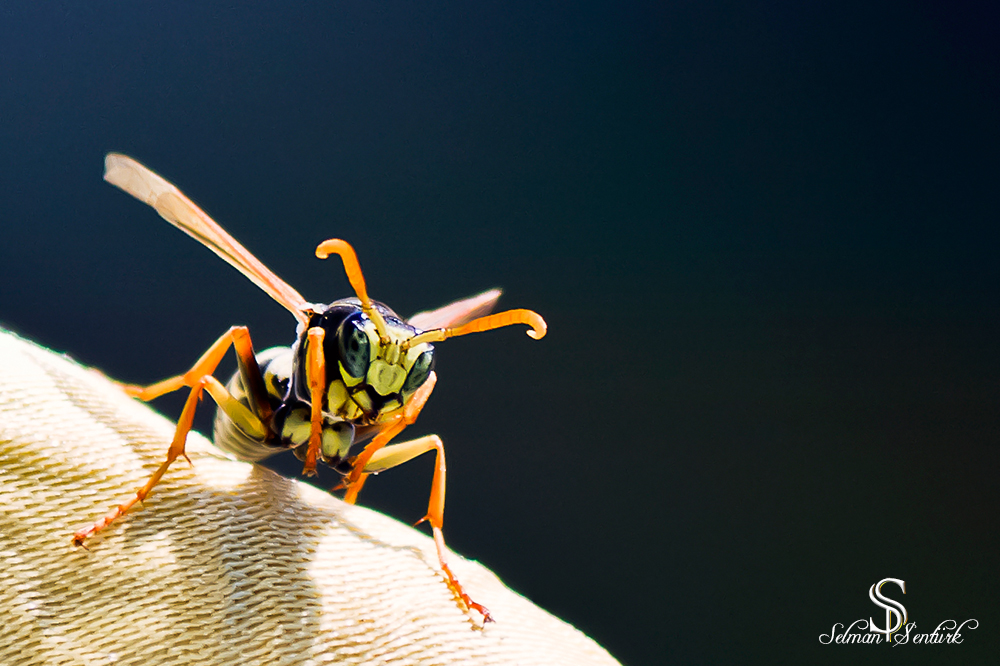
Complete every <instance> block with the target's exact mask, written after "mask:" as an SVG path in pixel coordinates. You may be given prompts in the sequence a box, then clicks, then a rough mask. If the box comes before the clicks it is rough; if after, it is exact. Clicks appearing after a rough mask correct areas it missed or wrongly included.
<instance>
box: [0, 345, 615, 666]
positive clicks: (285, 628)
mask: <svg viewBox="0 0 1000 666" xmlns="http://www.w3.org/2000/svg"><path fill="white" fill-rule="evenodd" d="M172 433H173V425H172V424H171V423H169V422H168V421H167V420H165V419H163V418H162V417H160V416H158V415H156V414H155V413H153V412H152V411H150V410H149V409H148V408H147V407H146V406H145V405H143V404H141V403H139V402H137V401H135V400H131V399H129V398H127V397H126V396H125V395H124V394H123V393H121V392H120V391H119V390H118V389H117V388H116V387H114V386H113V385H111V384H109V383H108V381H107V380H106V379H105V378H104V377H103V376H101V375H100V374H99V373H97V372H95V371H92V370H87V369H84V368H81V367H80V366H78V365H76V364H74V363H72V362H71V361H69V360H68V359H66V358H64V357H60V356H57V355H55V354H53V353H51V352H49V351H47V350H44V349H41V348H39V347H37V346H35V345H32V344H31V343H28V342H26V341H23V340H21V339H19V338H16V337H14V336H12V335H9V334H6V333H3V332H0V555H2V560H0V562H2V564H0V566H2V568H0V664H3V665H5V666H6V665H7V664H16V665H20V664H47V665H50V664H102V665H106V664H107V665H110V664H116V665H120V664H143V665H150V664H199V665H204V664H227V665H228V664H268V665H270V664H327V663H344V664H380V663H393V664H397V663H398V664H451V663H462V664H574V665H584V666H585V665H588V664H595V665H596V664H616V663H617V662H616V661H614V660H613V659H612V658H611V657H610V656H609V655H608V654H607V652H605V651H604V650H603V649H602V648H600V647H599V646H598V645H597V644H596V643H594V642H593V641H591V640H590V639H588V638H587V637H586V636H584V635H583V634H581V633H580V632H578V631H577V630H575V629H573V628H572V627H570V626H569V625H567V624H565V623H563V622H562V621H560V620H558V619H556V618H554V617H552V616H551V615H549V614H548V613H546V612H545V611H542V610H540V609H539V608H537V607H536V606H534V605H533V604H531V603H530V602H529V601H527V600H526V599H524V598H522V597H520V596H518V595H517V594H515V593H513V592H511V591H510V590H508V589H507V588H505V587H504V586H503V584H502V583H501V582H500V581H499V580H497V578H496V577H495V576H494V575H493V574H492V573H491V572H489V571H488V570H486V569H484V568H483V567H481V566H480V565H478V564H476V563H474V562H469V561H465V560H462V559H460V558H458V557H457V556H454V555H453V556H452V565H453V567H454V569H455V571H456V573H457V575H458V576H459V577H460V579H461V580H462V581H463V583H464V584H465V586H466V588H467V589H468V591H469V592H470V594H471V595H472V596H473V598H474V599H477V600H480V601H481V602H482V603H484V604H485V605H487V606H488V607H489V608H490V610H491V611H492V612H493V614H494V617H495V618H496V619H497V623H496V624H492V625H488V626H486V627H485V628H484V627H482V626H481V623H480V618H479V616H478V615H477V614H475V613H471V614H470V613H467V612H463V611H462V610H461V608H460V607H459V606H458V604H457V603H456V600H455V598H454V596H453V594H452V593H451V591H450V589H449V588H448V586H447V585H446V584H445V582H444V579H443V577H442V575H441V573H440V572H439V570H438V568H437V558H436V555H435V552H434V546H433V542H432V541H431V540H430V539H429V538H428V537H426V536H425V535H423V534H421V533H420V532H418V531H417V530H414V529H412V528H410V527H408V526H405V525H403V524H401V523H399V522H397V521H395V520H393V519H390V518H386V517H385V516H382V515H380V514H378V513H375V512H373V511H371V510H368V509H365V508H363V507H355V506H349V505H347V504H344V503H343V502H341V501H340V500H338V499H336V498H334V497H332V496H330V495H328V494H326V493H324V492H322V491H320V490H317V489H315V488H312V487H310V486H308V485H306V484H303V483H299V482H296V481H290V480H288V479H285V478H282V477H280V476H278V475H276V474H274V473H272V472H270V471H268V470H265V469H263V468H260V467H257V466H254V465H250V464H247V463H241V462H236V461H233V460H230V459H228V458H227V457H226V456H224V455H223V454H222V453H221V452H220V451H219V450H217V449H215V448H214V447H213V446H212V445H211V444H210V443H209V442H208V441H207V440H205V439H204V438H202V437H200V436H197V435H195V434H194V433H192V436H191V437H190V438H189V440H188V453H189V455H190V456H191V459H192V461H193V462H194V467H193V468H192V467H191V466H189V465H188V464H187V463H185V462H183V461H179V462H178V463H175V465H174V466H173V467H172V468H171V469H170V470H169V471H168V472H167V475H166V476H165V477H164V480H163V481H162V482H161V483H160V485H159V486H157V488H156V489H155V490H154V492H153V494H152V495H151V496H150V497H149V498H148V499H147V501H146V505H145V506H144V507H137V508H136V509H134V510H133V511H132V512H130V513H129V514H128V515H127V516H126V517H125V518H124V519H123V520H121V521H120V522H118V523H116V524H114V525H113V526H111V527H110V528H108V529H107V530H106V531H105V532H103V533H102V534H101V535H99V536H98V537H96V538H95V539H93V540H92V541H91V542H90V544H89V545H90V550H89V551H87V550H83V549H77V548H74V547H73V546H72V545H71V544H70V535H71V534H72V533H73V532H74V530H76V529H78V528H80V527H82V526H84V525H86V524H87V523H89V522H90V521H92V520H94V519H96V518H97V517H99V516H101V515H103V514H104V513H105V512H106V511H107V510H108V509H110V508H111V506H112V505H114V504H117V503H118V502H120V501H122V500H124V499H125V498H127V497H128V495H129V493H131V492H133V491H134V489H135V488H137V487H139V486H140V485H142V483H143V482H144V481H145V480H146V478H147V477H148V476H149V474H150V473H151V472H152V471H153V470H154V469H155V468H156V466H157V465H158V464H159V462H160V461H161V460H162V459H163V456H164V454H165V452H166V450H167V444H168V442H169V440H170V437H171V435H172Z"/></svg>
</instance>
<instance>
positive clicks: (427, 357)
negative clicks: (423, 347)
mask: <svg viewBox="0 0 1000 666" xmlns="http://www.w3.org/2000/svg"><path fill="white" fill-rule="evenodd" d="M432 367H434V352H433V351H432V350H428V351H425V352H424V353H423V354H421V355H420V356H418V357H417V360H416V361H414V362H413V367H412V368H410V374H408V375H406V381H405V382H403V389H402V391H403V393H412V392H413V391H416V390H417V389H418V388H420V386H421V385H422V384H423V383H424V382H426V381H427V377H429V376H430V374H431V368H432Z"/></svg>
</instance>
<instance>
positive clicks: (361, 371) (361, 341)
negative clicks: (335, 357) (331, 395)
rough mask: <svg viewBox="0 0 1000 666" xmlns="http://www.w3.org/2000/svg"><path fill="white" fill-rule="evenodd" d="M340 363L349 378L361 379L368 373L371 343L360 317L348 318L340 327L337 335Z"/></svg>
mask: <svg viewBox="0 0 1000 666" xmlns="http://www.w3.org/2000/svg"><path fill="white" fill-rule="evenodd" d="M337 346H338V347H339V349H340V361H341V363H343V364H344V370H346V371H347V374H349V375H350V376H351V377H355V378H359V379H360V378H361V377H364V376H365V373H367V372H368V364H369V362H370V361H371V342H370V341H369V340H368V334H367V333H365V329H364V327H363V326H362V321H361V318H360V317H350V318H348V319H347V320H346V321H344V323H343V324H341V326H340V331H338V333H337Z"/></svg>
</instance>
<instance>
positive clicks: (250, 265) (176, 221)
mask: <svg viewBox="0 0 1000 666" xmlns="http://www.w3.org/2000/svg"><path fill="white" fill-rule="evenodd" d="M104 180H106V181H108V182H109V183H111V184H112V185H114V186H115V187H118V188H120V189H122V190H124V191H125V192H128V193H129V194H131V195H132V196H133V197H135V198H136V199H138V200H140V201H143V202H145V203H147V204H148V205H150V206H152V207H153V209H155V210H156V212H157V213H159V214H160V217H162V218H163V219H164V220H166V221H167V222H169V223H170V224H172V225H174V226H175V227H177V228H178V229H180V230H181V231H183V232H184V233H186V234H187V235H188V236H191V237H192V238H194V239H195V240H196V241H198V242H199V243H201V244H202V245H204V246H205V247H207V248H208V249H209V250H211V251H212V252H214V253H215V254H217V255H218V256H219V257H221V258H222V259H223V261H225V262H226V263H228V264H229V265H230V266H232V267H233V268H235V269H236V270H238V271H239V272H240V273H242V274H243V275H244V276H246V277H247V279H249V280H250V281H251V282H253V283H254V284H255V285H257V286H258V287H260V288H261V289H263V290H264V291H265V292H266V293H267V295H268V296H270V297H271V298H273V299H274V300H276V301H277V302H278V303H281V305H283V306H284V307H285V308H286V309H287V310H288V311H289V312H291V313H292V314H293V315H295V318H296V319H298V320H299V321H300V322H301V323H302V324H303V325H305V324H307V323H308V322H309V319H308V317H307V316H306V314H305V310H306V308H307V307H308V304H307V303H306V300H305V299H304V298H302V296H301V295H300V294H299V292H297V291H295V289H293V288H292V287H291V286H289V285H288V284H287V283H286V282H285V281H284V280H282V279H281V278H279V277H278V276H277V275H275V274H274V273H272V272H271V271H270V270H269V269H268V268H267V266H265V265H264V264H262V263H261V262H260V260H258V259H257V258H256V257H255V256H253V255H252V254H250V252H249V251H248V250H247V249H246V248H245V247H243V246H242V245H240V244H239V243H238V242H237V241H236V239H235V238H233V237H232V236H230V235H229V234H228V233H227V232H226V230H225V229H223V228H222V227H220V226H219V225H218V223H217V222H215V220H213V219H212V218H210V217H209V216H208V215H206V214H205V211H203V210H202V209H200V208H198V206H196V205H195V204H194V202H193V201H191V200H190V199H188V198H187V197H186V196H184V194H183V193H182V192H181V191H180V190H178V189H177V187H176V186H174V185H173V184H171V183H170V182H168V181H167V180H165V179H164V178H163V177H162V176H159V175H158V174H156V173H153V172H152V171H150V170H149V169H148V168H146V167H145V166H143V165H142V164H139V163H138V162H136V161H135V160H134V159H132V158H131V157H128V156H126V155H121V154H119V153H108V154H107V156H106V157H105V158H104Z"/></svg>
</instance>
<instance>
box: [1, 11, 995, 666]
mask: <svg viewBox="0 0 1000 666" xmlns="http://www.w3.org/2000/svg"><path fill="white" fill-rule="evenodd" d="M11 4H12V3H7V4H6V5H5V6H4V8H3V9H2V10H0V159H2V160H3V162H2V165H0V182H2V186H3V191H2V194H0V201H2V216H0V225H2V227H0V228H2V230H3V243H2V244H0V320H2V321H3V322H4V323H5V324H6V325H8V326H9V327H11V328H13V329H14V330H16V331H19V332H20V333H22V334H24V335H27V336H29V337H31V338H34V339H35V340H37V341H39V342H41V343H43V344H45V345H47V346H50V347H52V348H54V349H57V350H64V351H67V352H69V353H70V354H72V355H73V356H74V357H76V358H77V359H79V360H81V361H83V362H85V363H88V364H92V365H95V366H97V367H100V368H102V369H103V370H105V371H106V372H107V373H109V374H111V375H112V376H115V377H119V378H121V379H123V380H127V381H133V382H151V381H154V380H157V379H161V378H163V377H166V376H168V375H172V374H175V373H177V372H179V371H182V370H184V369H186V368H187V367H189V366H190V364H191V363H192V361H193V360H194V359H195V358H196V357H197V356H198V355H199V354H200V353H201V352H202V351H203V350H204V348H205V347H206V346H207V345H208V344H209V343H210V342H211V341H212V340H214V339H215V338H216V337H217V336H218V335H219V334H220V333H221V332H222V331H224V330H225V329H226V328H227V327H228V326H230V325H232V324H237V323H241V324H247V325H249V326H250V328H251V332H252V334H253V336H254V339H255V342H256V344H257V345H258V347H259V348H263V347H266V346H271V345H274V344H288V343H290V342H291V339H292V336H293V330H294V321H293V319H292V318H291V317H290V316H289V315H288V314H287V313H286V312H285V311H284V310H283V309H282V308H281V307H280V306H278V305H276V304H274V303H272V302H270V301H269V300H268V298H267V297H266V296H265V295H263V294H262V293H261V292H259V291H258V290H257V289H256V288H255V287H254V286H253V285H252V284H250V283H249V282H248V281H246V280H245V279H243V278H242V277H240V276H239V275H238V274H237V273H235V272H234V271H233V270H232V269H231V268H230V267H228V266H226V265H225V264H224V263H222V262H221V261H219V260H218V259H217V258H216V257H214V256H213V255H211V254H210V253H209V252H207V251H206V250H204V249H202V248H199V247H198V246H197V245H196V244H195V243H194V242H193V241H192V240H191V239H189V238H187V237H186V236H184V235H183V234H180V233H178V232H177V231H176V230H175V229H173V228H171V227H169V226H168V225H167V224H166V223H164V222H163V221H162V220H160V219H159V218H158V217H157V216H156V215H155V214H154V213H153V212H152V211H151V210H149V209H147V208H145V207H144V206H142V205H141V204H139V203H137V202H135V201H134V200H132V199H131V198H129V197H127V196H125V195H124V194H122V193H121V192H118V191H117V190H115V189H114V188H112V187H110V186H108V185H106V184H104V183H103V182H102V181H101V173H102V160H103V156H104V153H105V152H107V151H109V150H115V151H121V152H125V153H127V154H130V155H133V156H135V157H136V158H138V159H139V160H140V161H143V162H145V163H146V164H148V165H150V166H151V167H152V168H153V169H154V170H156V171H158V172H160V173H162V174H163V175H164V176H166V177H167V178H168V179H170V180H172V181H174V182H175V183H177V184H178V186H179V187H181V188H182V189H183V190H184V191H185V192H186V193H188V194H189V195H190V196H191V197H192V198H193V199H195V200H196V201H198V202H199V203H200V204H202V205H203V206H204V207H205V209H206V210H207V211H208V212H209V213H210V214H211V215H212V216H213V217H215V218H216V219H217V220H219V221H220V222H221V223H222V224H223V225H224V226H226V227H227V228H228V229H229V230H230V231H231V232H232V233H233V234H234V235H235V236H236V237H237V238H239V239H240V240H241V241H243V242H244V244H245V245H246V246H247V247H248V248H249V249H250V250H251V251H253V252H255V253H256V254H257V256H258V257H259V258H260V259H261V260H263V261H264V262H265V263H266V264H268V265H269V266H270V267H271V268H272V269H273V270H274V271H275V272H276V273H278V274H279V275H281V276H282V277H284V278H285V279H286V280H287V281H288V282H290V283H291V284H292V285H293V286H295V287H297V288H298V289H299V290H300V291H301V292H302V293H303V294H304V295H305V296H306V297H307V298H309V299H313V300H317V301H319V300H333V299H335V298H338V297H342V296H344V295H346V294H347V293H348V287H347V284H346V281H345V280H344V279H343V276H342V274H341V271H340V269H339V268H338V266H337V265H336V264H335V263H331V262H325V263H324V262H320V261H318V260H316V259H315V258H314V257H313V254H312V252H313V248H314V247H315V245H316V243H317V242H319V241H320V240H322V239H325V238H328V237H332V236H338V237H342V238H345V239H347V240H349V241H350V242H351V243H353V244H354V245H355V247H356V248H357V250H358V253H359V255H360V258H361V262H362V265H363V266H364V268H365V270H366V273H367V276H368V281H369V289H370V291H371V292H372V294H373V295H374V296H375V297H376V298H379V299H382V300H385V301H387V302H388V303H389V304H390V305H392V306H393V307H395V308H396V309H397V310H399V311H400V312H401V313H412V312H415V311H418V310H422V309H426V308H431V307H435V306H437V305H441V304H443V303H446V302H448V301H451V300H454V299H456V298H460V297H464V296H467V295H469V294H473V293H476V292H478V291H481V290H483V289H486V288H489V287H493V286H503V287H504V288H505V289H506V295H505V297H504V299H503V301H502V303H501V305H502V306H506V307H529V308H533V309H535V310H537V311H539V312H540V313H542V314H543V315H544V316H545V317H546V318H547V320H548V322H549V325H550V333H549V336H548V337H547V338H546V339H545V340H543V341H541V342H534V341H532V340H530V339H528V338H527V337H525V336H524V334H523V333H522V332H521V331H520V330H513V329H508V330H504V331H497V332H493V333H490V334H485V335H481V336H472V337H469V338H463V339H459V340H453V341H449V342H447V343H445V344H443V345H442V346H441V348H440V353H439V359H438V374H439V376H440V381H439V384H438V390H437V391H436V392H435V395H434V397H433V399H432V400H431V402H430V403H429V405H428V408H427V409H426V410H425V411H424V414H423V416H422V417H421V420H420V422H419V423H418V424H417V425H416V426H415V427H414V429H413V432H414V434H424V433H428V432H437V433H439V434H440V435H442V437H443V438H444V440H445V442H446V444H447V446H448V452H449V468H450V472H451V474H450V475H449V487H448V512H447V521H446V526H447V530H446V532H447V534H448V537H449V544H450V545H451V546H452V547H453V548H455V549H456V550H458V551H459V552H461V553H464V554H465V555H467V556H469V557H474V558H476V559H480V560H482V561H483V562H484V563H486V564H487V565H488V566H490V567H492V568H493V569H494V570H495V571H496V572H497V573H498V574H499V575H500V576H501V577H502V578H503V579H504V580H505V581H506V582H508V583H509V584H510V585H511V586H512V587H514V588H515V589H517V590H519V591H521V592H522V593H524V594H526V595H527V596H529V597H531V598H532V599H533V600H535V601H536V602H537V603H539V604H540V605H542V606H543V607H545V608H547V609H550V610H551V611H553V612H555V613H556V614H558V615H559V616H561V617H563V618H565V619H567V620H568V621H570V622H573V623H574V624H575V625H577V626H578V627H580V628H581V629H583V630H584V631H586V632H587V633H589V634H590V635H591V636H593V637H594V638H596V639H597V640H598V641H600V642H601V643H602V644H603V645H605V646H606V647H607V648H608V649H610V650H611V652H612V653H613V654H615V655H616V656H618V657H619V658H620V659H622V660H623V661H624V662H625V663H627V664H633V665H636V664H656V663H678V664H702V663H766V664H771V663H841V662H843V661H846V660H848V659H850V660H857V661H859V662H867V663H881V662H882V661H883V660H884V659H885V654H886V651H887V650H890V649H891V650H893V654H894V655H896V657H897V658H898V659H900V660H902V661H906V662H917V661H920V662H925V663H946V662H950V663H959V662H962V663H975V662H976V661H981V662H985V661H988V660H989V659H988V658H987V657H986V655H991V657H992V658H995V654H996V650H997V647H998V645H997V640H996V637H997V635H998V626H1000V625H998V623H1000V613H998V603H997V601H996V600H997V596H998V594H1000V584H998V575H997V564H998V559H997V553H998V552H1000V543H998V536H997V535H998V525H997V510H998V508H1000V502H998V491H997V483H996V479H997V472H998V469H1000V465H998V463H1000V460H998V458H1000V452H998V435H1000V418H998V408H997V405H998V398H1000V390H998V389H1000V386H998V370H1000V352H998V345H997V341H998V333H1000V315H998V309H997V308H998V305H1000V288H998V278H1000V269H998V262H997V260H996V256H997V248H998V246H997V234H996V231H995V229H996V224H997V220H998V215H997V212H998V205H997V196H998V192H1000V189H998V184H1000V179H998V175H1000V174H998V171H1000V169H998V159H1000V158H998V154H1000V151H998V149H1000V137H998V122H997V121H998V118H1000V116H998V85H1000V67H998V65H1000V62H998V55H1000V49H998V44H1000V42H998V38H1000V35H998V22H997V17H996V16H995V15H992V14H991V13H990V12H988V11H987V10H986V9H985V8H986V6H987V3H983V4H982V5H981V6H976V5H974V4H964V5H962V6H961V7H950V6H949V7H946V3H938V4H939V5H940V6H938V5H936V4H934V3H928V4H926V5H924V4H920V3H911V2H907V3H903V2H900V3H895V4H894V3H888V2H874V3H873V2H866V3H856V4H845V3H802V2H771V3H754V4H748V3H739V2H731V3H722V2H666V1H665V0H664V1H660V2H654V3H612V2H605V3H560V2H545V1H543V2H532V3H520V4H511V3H504V2H475V3H466V2H420V3H403V2H378V3H374V2H338V3H327V2H323V3H320V2H315V3H283V2H277V1H273V0H268V1H265V0H261V1H258V2H246V3H219V2H170V3H165V2H164V3H120V2H115V3H111V2H90V3H81V2H62V3H30V6H29V7H26V8H18V9H12V8H11ZM24 4H25V5H28V4H29V3H24ZM233 365H234V364H233V363H232V362H231V361H229V362H228V365H226V366H225V370H224V371H223V374H225V373H228V372H229V371H231V369H232V367H233ZM0 371H2V370H0ZM157 405H158V406H159V408H160V409H162V410H163V411H165V412H166V413H169V414H172V415H174V416H176V414H177V413H178V411H179V403H178V401H177V400H176V399H175V400H170V399H165V400H163V401H161V402H159V403H157ZM204 411H205V415H204V417H203V420H202V421H201V422H200V423H201V427H202V428H206V427H208V425H207V424H208V423H209V422H210V421H209V412H210V410H204ZM195 464H197V461H195ZM295 466H297V465H293V466H292V467H295ZM430 474H431V465H430V460H420V461H417V462H414V463H412V464H410V465H407V466H405V467H404V468H400V469H398V470H393V471H392V472H390V473H387V474H384V475H382V476H380V477H379V478H377V479H373V480H372V482H371V483H369V484H368V486H367V487H366V489H365V492H364V493H363V495H362V502H363V503H365V504H368V505H370V506H375V507H377V508H379V509H382V510H385V511H387V512H388V513H390V514H392V515H395V516H398V517H399V518H401V519H403V520H407V521H412V520H415V519H416V518H419V517H420V516H421V515H423V511H424V507H425V502H426V496H427V491H428V489H429V483H430ZM332 482H333V481H332V479H331V478H329V477H325V478H324V483H328V484H331V483H332ZM110 499H111V498H109V500H110ZM81 518H85V517H81ZM885 577H896V578H901V579H904V580H906V582H907V592H908V593H907V595H906V597H905V598H902V597H899V595H898V593H896V594H895V595H893V594H892V593H890V596H896V597H897V598H901V599H902V600H903V602H904V603H905V604H906V606H907V609H908V610H909V614H910V619H912V620H913V621H915V622H916V623H917V625H918V628H919V630H920V631H929V630H931V629H932V628H933V627H934V626H936V625H937V624H938V623H939V622H940V621H942V620H945V619H948V618H952V619H957V620H959V621H962V620H964V619H967V618H970V617H974V618H977V619H978V620H979V621H980V623H981V626H980V628H979V629H978V630H976V631H973V632H969V633H968V634H967V635H966V642H965V643H964V644H963V645H961V646H937V647H922V646H902V647H898V648H889V647H888V646H885V645H882V646H851V647H844V646H821V645H819V642H818V636H819V635H820V634H821V633H826V632H829V631H830V628H831V626H832V625H833V624H834V623H835V622H845V623H850V622H851V621H853V620H855V619H858V618H861V617H864V618H867V617H869V615H878V612H877V611H879V609H878V608H876V607H875V606H873V605H872V604H871V602H870V601H869V600H868V598H867V592H868V587H869V586H870V585H871V584H873V583H875V582H876V581H878V580H880V579H882V578H885ZM483 601H484V602H485V603H487V604H488V602H489V600H488V599H487V600H483ZM498 620H499V621H500V622H503V618H502V617H501V618H498ZM899 653H903V654H902V656H900V655H899Z"/></svg>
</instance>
